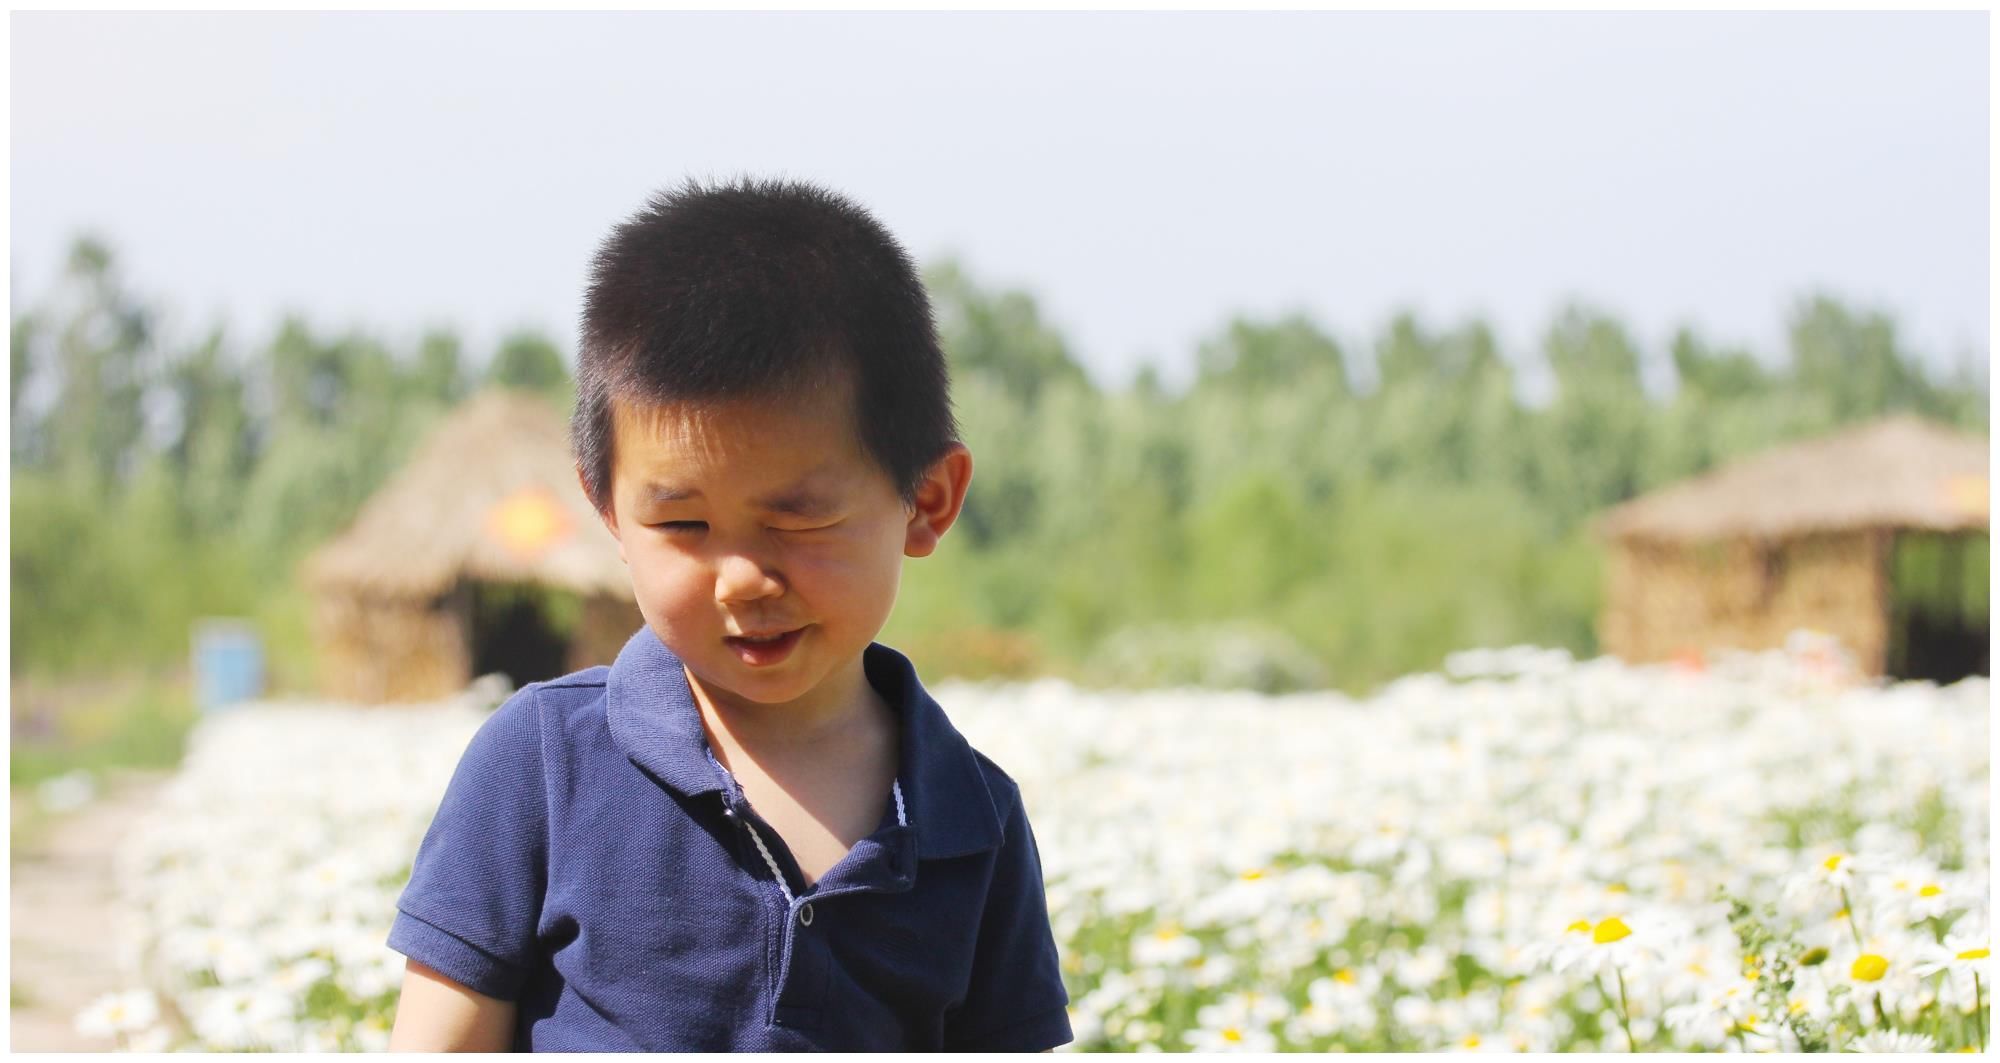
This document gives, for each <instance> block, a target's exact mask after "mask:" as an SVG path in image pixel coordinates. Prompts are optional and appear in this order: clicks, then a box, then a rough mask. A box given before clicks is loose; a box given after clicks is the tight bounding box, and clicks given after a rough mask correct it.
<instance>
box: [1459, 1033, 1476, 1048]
mask: <svg viewBox="0 0 2000 1063" xmlns="http://www.w3.org/2000/svg"><path fill="white" fill-rule="evenodd" d="M1459 1044H1462V1045H1464V1046H1465V1047H1467V1048H1478V1047H1479V1035H1478V1034H1476V1033H1469V1034H1466V1035H1465V1040H1463V1041H1460V1042H1459Z"/></svg>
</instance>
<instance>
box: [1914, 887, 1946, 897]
mask: <svg viewBox="0 0 2000 1063" xmlns="http://www.w3.org/2000/svg"><path fill="white" fill-rule="evenodd" d="M1943 892H1944V888H1943V887H1941V886H1938V885H1935V884H1932V885H1926V886H1925V887H1924V888H1923V889H1920V890H1918V891H1917V896H1919V897H1935V896H1937V895H1938V894H1940V893H1943Z"/></svg>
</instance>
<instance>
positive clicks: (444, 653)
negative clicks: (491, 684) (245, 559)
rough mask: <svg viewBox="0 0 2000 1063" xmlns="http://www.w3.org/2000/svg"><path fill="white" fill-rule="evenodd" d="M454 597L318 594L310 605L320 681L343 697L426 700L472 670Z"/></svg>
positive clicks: (444, 693) (454, 688)
mask: <svg viewBox="0 0 2000 1063" xmlns="http://www.w3.org/2000/svg"><path fill="white" fill-rule="evenodd" d="M464 604H465V603H463V602H462V601H459V600H458V598H457V597H456V596H454V597H447V598H442V599H437V600H434V601H428V602H426V601H422V600H410V599H394V598H378V597H362V596H357V595H351V594H339V593H324V594H322V595H320V597H319V599H318V601H317V602H316V604H315V607H314V615H313V629H314V638H315V640H316V641H317V642H318V645H319V666H320V686H321V688H322V689H323V690H325V691H326V693H327V695H328V696H330V697H334V698H339V699H342V700H345V701H359V702H368V703H375V702H397V701H430V700H434V699H437V698H442V697H448V696H450V695H452V694H455V693H457V692H459V691H461V690H463V689H465V685H466V683H468V682H469V681H470V680H471V678H472V676H471V670H472V662H471V659H470V658H469V657H468V655H467V647H468V646H469V644H470V643H469V640H468V638H467V631H466V627H467V618H466V615H465V609H464Z"/></svg>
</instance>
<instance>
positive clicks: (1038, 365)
mask: <svg viewBox="0 0 2000 1063" xmlns="http://www.w3.org/2000/svg"><path fill="white" fill-rule="evenodd" d="M924 287H925V288H926V289H927V290H928V291H929V293H930V298H931V309H932V313H933V315H934V316H935V317H936V319H937V325H938V341H939V343H940V344H941V345H942V346H943V347H944V353H945V357H946V358H947V359H948V360H949V362H950V367H951V373H952V379H953V381H954V383H956V382H958V381H962V380H965V379H967V378H969V377H973V376H990V377H992V378H994V379H995V380H997V381H998V382H999V383H1000V386H1001V387H1002V388H1003V389H1004V390H1005V391H1006V392H1007V394H1008V395H1010V396H1012V397H1013V398H1015V399H1017V400H1019V401H1021V402H1023V403H1025V404H1026V405H1028V406H1029V407H1033V406H1034V405H1035V403H1036V401H1037V400H1039V399H1040V397H1041V393H1042V391H1043V389H1045V388H1047V387H1050V386H1052V385H1055V384H1058V383H1061V382H1065V381H1067V382H1070V383H1077V384H1084V385H1088V383H1089V378H1088V377H1087V376H1085V374H1084V372H1083V367H1082V366H1080V365H1078V364H1077V362H1076V359H1075V358H1074V357H1072V356H1071V354H1070V350H1069V345H1068V343H1066V342H1065V341H1064V340H1063V338H1062V336H1061V335H1059V334H1058V333H1057V332H1056V331H1055V329H1054V328H1052V327H1051V326H1049V325H1048V324H1047V323H1046V322H1044V321H1043V320H1042V314H1041V309H1040V307H1038V306H1037V305H1036V303H1035V300H1034V298H1033V297H1032V296H1030V295H1028V294H1027V293H1026V292H1021V291H1013V290H1007V291H1000V292H988V291H985V290H983V289H982V288H980V287H979V286H978V285H977V284H975V283H974V282H973V280H972V278H971V277H970V276H969V275H968V274H967V273H966V272H965V270H964V269H963V268H961V267H960V266H959V265H958V264H957V263H956V262H952V261H949V260H947V261H944V262H940V263H938V264H937V265H935V266H933V267H931V268H930V269H928V270H926V271H925V272H924Z"/></svg>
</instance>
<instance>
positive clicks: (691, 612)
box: [629, 551, 715, 623]
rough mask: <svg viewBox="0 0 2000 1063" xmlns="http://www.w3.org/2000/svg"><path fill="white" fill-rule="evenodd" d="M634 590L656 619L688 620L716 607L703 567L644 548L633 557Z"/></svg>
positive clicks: (646, 609)
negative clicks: (701, 611) (709, 593)
mask: <svg viewBox="0 0 2000 1063" xmlns="http://www.w3.org/2000/svg"><path fill="white" fill-rule="evenodd" d="M629 567H630V569H631V572H632V590H633V592H634V593H635V594H636V595H638V598H639V604H640V605H641V607H642V608H643V609H644V610H645V611H646V612H647V613H648V614H649V615H651V616H652V617H653V618H654V619H655V620H658V621H666V622H668V623H672V622H674V621H676V620H680V621H683V622H685V621H686V620H687V619H688V618H689V617H691V616H697V615H699V612H698V611H699V610H700V609H702V608H707V609H709V610H711V611H712V610H713V609H714V604H715V603H714V601H713V598H712V596H708V597H705V595H708V587H709V586H712V584H709V585H705V584H704V581H703V569H702V566H700V565H697V564H694V563H691V562H689V561H687V560H686V559H683V558H677V557H673V556H671V555H668V554H664V553H662V552H659V551H644V552H639V553H636V554H634V555H633V556H632V557H631V558H630V566H629Z"/></svg>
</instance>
